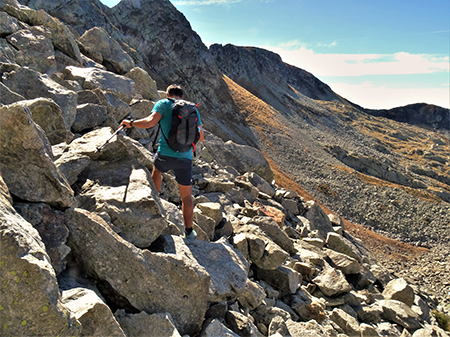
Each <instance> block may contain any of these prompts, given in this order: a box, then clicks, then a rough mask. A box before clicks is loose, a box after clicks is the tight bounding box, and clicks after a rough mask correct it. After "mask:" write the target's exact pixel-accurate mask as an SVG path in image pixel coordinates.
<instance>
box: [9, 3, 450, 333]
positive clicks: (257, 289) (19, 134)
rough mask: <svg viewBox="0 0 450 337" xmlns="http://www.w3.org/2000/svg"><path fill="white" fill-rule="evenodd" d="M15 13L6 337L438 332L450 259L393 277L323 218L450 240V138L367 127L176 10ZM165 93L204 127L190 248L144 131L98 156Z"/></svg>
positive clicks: (169, 181) (51, 7)
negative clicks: (192, 105) (122, 125)
mask: <svg viewBox="0 0 450 337" xmlns="http://www.w3.org/2000/svg"><path fill="white" fill-rule="evenodd" d="M22 4H26V5H28V6H29V7H27V6H23V5H19V3H18V2H17V1H15V0H1V1H0V16H1V25H0V62H1V64H0V74H1V78H2V81H1V83H0V94H1V95H0V102H1V103H2V105H4V106H2V107H1V108H0V124H1V129H0V144H1V146H0V172H1V179H0V196H1V198H0V214H1V215H0V217H1V219H2V221H1V225H0V226H1V235H2V236H1V250H0V253H1V259H0V267H1V268H0V271H1V275H2V280H3V281H2V282H3V284H2V288H1V298H2V303H0V305H1V310H0V317H1V322H2V324H1V329H2V330H1V331H2V332H1V335H6V336H8V335H23V336H28V335H33V334H41V335H57V334H59V335H69V334H70V335H85V336H93V335H103V336H104V335H108V336H116V335H117V336H124V335H126V336H142V335H148V334H153V335H155V336H165V335H167V336H179V335H182V334H189V335H191V336H195V335H198V334H201V335H202V336H217V335H239V336H249V335H250V336H260V335H261V334H262V335H276V334H277V333H278V334H279V335H283V336H289V335H291V336H297V335H305V336H306V335H314V336H337V335H338V334H341V335H342V336H344V335H347V336H354V335H358V336H359V335H361V336H369V335H380V336H387V335H389V336H400V335H401V333H403V335H408V334H409V333H414V334H417V335H431V334H432V333H434V334H435V335H436V334H437V335H444V334H445V332H444V331H443V330H442V329H439V327H438V326H437V323H436V320H435V318H434V316H433V315H431V314H430V309H436V308H437V309H438V310H441V311H445V310H448V309H445V308H443V307H442V305H445V304H446V302H445V301H446V300H448V296H447V295H446V292H447V293H448V290H449V289H448V282H447V283H445V282H446V280H447V279H448V278H447V279H446V278H445V277H441V275H440V273H439V272H440V271H442V272H443V273H444V274H445V273H447V274H448V270H447V269H446V268H447V266H448V265H447V264H446V262H445V261H446V260H445V259H443V260H442V259H440V260H436V259H435V258H434V257H430V255H421V256H417V257H416V260H415V261H417V265H419V264H420V263H423V261H433V266H427V267H423V266H422V267H423V268H421V269H420V270H418V271H417V272H415V273H412V272H410V271H406V272H405V270H404V268H405V266H406V265H407V263H406V262H405V263H403V262H399V263H398V264H397V265H392V264H391V266H390V269H389V270H387V269H385V268H384V267H383V265H385V264H384V263H383V262H384V260H383V256H384V257H385V256H386V254H384V255H382V256H381V255H380V257H379V252H380V249H378V250H377V249H376V244H373V242H371V241H370V240H369V239H370V238H372V235H375V233H373V232H371V231H368V230H367V229H366V228H364V229H363V228H362V227H361V229H358V230H354V228H355V227H352V224H349V223H347V224H346V225H345V226H344V225H343V222H342V218H341V217H339V216H336V215H331V213H332V212H330V211H324V210H327V209H326V206H328V207H330V208H331V207H335V208H333V211H335V213H338V214H342V215H345V217H347V219H355V220H358V221H359V222H363V223H365V224H366V226H372V227H373V229H376V230H380V229H384V230H385V231H387V232H386V233H389V234H390V235H392V233H394V234H396V235H398V236H399V237H400V238H404V236H403V234H404V233H405V232H407V233H409V234H410V237H411V240H414V241H416V242H419V244H424V243H427V244H430V245H431V243H435V244H438V243H442V244H447V243H448V240H449V238H448V235H449V233H448V214H449V212H448V192H447V191H448V180H447V179H448V164H447V161H446V160H447V159H448V157H446V156H447V153H448V146H449V142H448V139H447V138H446V137H445V134H444V132H441V131H433V130H429V129H426V128H423V127H417V126H410V125H407V124H400V123H398V122H395V121H391V120H387V119H384V118H377V117H374V116H371V115H369V114H367V113H365V112H364V111H362V110H361V109H360V108H359V107H357V106H355V105H353V104H352V103H350V102H347V101H346V100H345V99H343V98H341V97H339V96H338V95H336V94H335V93H333V92H332V91H331V90H330V89H329V87H327V86H326V85H325V84H323V83H320V82H319V81H318V80H317V79H315V78H314V76H313V75H311V74H308V73H306V72H304V71H302V70H300V69H295V68H293V67H290V66H288V65H285V64H283V63H282V62H281V60H280V59H279V57H277V56H276V55H274V54H271V53H269V52H267V51H263V50H258V49H253V48H238V47H232V48H229V50H228V49H227V50H226V51H221V47H220V46H215V47H214V48H215V49H216V50H215V51H214V52H212V51H209V50H207V49H206V47H205V46H203V44H202V43H201V40H200V38H199V37H198V36H197V35H196V34H195V33H194V32H192V31H191V29H190V26H189V23H188V22H187V21H186V20H185V19H184V17H183V16H182V14H181V13H178V12H177V11H176V10H175V8H174V7H173V6H172V5H171V4H170V3H169V2H168V1H161V2H160V3H158V4H155V3H154V2H141V1H138V0H134V1H131V0H123V1H122V2H121V3H120V4H119V5H118V6H116V7H115V8H113V9H108V8H106V7H105V6H103V5H102V4H101V3H100V2H98V1H71V2H69V3H68V2H65V1H61V2H58V1H52V2H46V1H24V2H22ZM40 8H44V9H45V10H38V9H40ZM131 14H133V15H132V17H133V20H130V19H129V17H130V15H131ZM56 17H57V18H58V19H56ZM163 18H164V23H165V24H166V25H163V24H162V22H163V21H162V19H163ZM60 20H61V21H60ZM142 27H145V28H142ZM169 28H170V29H169ZM177 29H178V30H179V31H177ZM180 34H181V35H180ZM180 36H182V37H183V38H182V39H181V40H182V41H183V43H182V44H180V39H179V38H180ZM212 49H213V48H212ZM221 52H223V53H225V52H226V53H231V54H233V53H237V55H234V56H233V55H231V56H233V57H235V58H234V60H235V66H234V67H233V65H231V64H227V60H228V59H229V56H230V55H228V54H227V56H226V57H222V59H221V60H217V61H216V59H217V58H218V55H219V54H220V53H221ZM223 55H225V54H223ZM261 56H264V57H262V59H264V60H265V61H264V62H260V61H259V58H260V57H261ZM239 60H241V61H239ZM219 61H220V62H219ZM238 61H239V62H238ZM237 66H239V67H241V68H242V69H241V71H237V70H239V69H236V67H237ZM266 69H267V71H266ZM222 72H223V73H225V75H226V76H225V75H223V73H222ZM265 80H267V81H265ZM171 82H181V83H182V84H183V85H184V86H185V87H186V88H187V89H188V97H189V99H192V100H196V101H197V100H198V101H201V102H202V104H203V105H202V106H204V108H203V109H204V110H202V111H201V113H202V116H205V118H203V119H204V121H205V123H206V126H207V130H209V131H211V132H208V134H207V140H206V141H205V143H204V149H203V151H202V154H201V156H200V157H199V158H198V161H197V163H196V166H195V189H194V194H195V200H196V213H195V221H196V224H195V228H196V230H197V231H198V232H199V233H200V235H199V239H200V240H197V241H194V242H189V241H185V240H183V239H182V237H181V236H180V235H181V233H182V221H181V214H180V210H179V202H180V200H179V196H178V194H177V191H176V184H175V182H174V179H173V177H171V176H170V175H165V176H164V188H163V191H162V193H161V195H160V196H158V195H156V193H155V190H154V186H153V184H152V182H151V178H150V172H151V169H152V162H151V151H149V149H150V147H151V140H152V136H153V134H152V130H136V129H133V130H130V131H128V132H127V134H125V133H122V134H120V135H118V136H117V137H115V138H114V139H113V140H112V142H111V143H110V144H108V145H107V146H105V148H104V150H102V151H97V150H96V149H97V147H98V146H99V145H100V144H101V143H103V142H104V141H105V140H106V139H108V138H109V137H110V136H111V132H112V131H113V130H114V129H116V128H117V126H118V122H119V121H120V120H122V119H123V118H124V117H125V116H129V115H131V116H133V117H135V118H140V117H142V116H145V115H146V114H148V111H150V110H151V108H152V106H153V104H154V101H156V100H157V99H158V98H159V97H160V92H158V89H164V88H165V86H166V85H167V84H168V83H171ZM261 83H270V85H266V86H262V85H261ZM255 88H257V89H258V90H255ZM435 120H436V119H435ZM229 139H231V140H229ZM224 141H226V142H224ZM274 178H275V182H276V185H274V184H273V183H272V180H273V179H274ZM299 182H301V185H302V186H300V185H298V183H299ZM302 195H303V197H302ZM312 199H315V200H316V202H315V201H313V200H312ZM319 202H320V204H322V208H321V207H319ZM374 209H375V210H376V211H374ZM424 224H425V225H424ZM439 224H441V226H437V225H439ZM446 226H447V227H446ZM430 230H432V231H431V232H430ZM361 233H364V235H361ZM358 238H362V239H364V240H365V241H366V245H364V243H363V242H362V241H361V240H360V239H358ZM385 240H387V239H385ZM376 242H378V243H380V242H382V241H380V239H379V238H378V239H377V241H376ZM385 242H388V241H385ZM397 244H398V242H397V243H393V242H389V244H388V245H387V247H392V248H391V249H393V250H395V249H396V248H397V247H398V246H397ZM367 247H370V248H371V249H372V251H373V253H371V252H370V251H369V250H368V249H367ZM408 247H411V246H408ZM378 248H379V247H378ZM411 249H412V248H411ZM435 249H436V248H435ZM412 251H414V252H418V251H420V250H414V249H412ZM422 251H423V250H422ZM394 253H395V252H394ZM374 254H375V255H374ZM392 256H395V254H393V255H392ZM410 256H414V254H411V255H410ZM375 257H376V258H378V261H379V262H378V261H377V259H376V258H375ZM413 262H414V261H413ZM431 271H433V272H434V273H435V277H434V278H433V275H432V273H431ZM405 279H406V280H407V282H406V281H405ZM430 280H431V281H433V282H434V281H436V280H439V282H436V284H437V285H439V288H437V287H436V288H435V289H429V287H426V288H424V287H419V286H418V285H421V284H424V283H426V282H430ZM36 294H38V296H37V295H36ZM430 295H431V296H430ZM433 296H434V297H433ZM439 302H440V304H441V306H438V304H439ZM180 303H181V304H182V305H180ZM149 327H151V329H150V330H151V331H149Z"/></svg>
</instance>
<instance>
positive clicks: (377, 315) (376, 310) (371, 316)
mask: <svg viewBox="0 0 450 337" xmlns="http://www.w3.org/2000/svg"><path fill="white" fill-rule="evenodd" d="M356 313H357V314H358V318H359V320H360V321H361V322H364V323H368V324H374V323H375V324H376V323H379V322H380V321H381V315H382V314H383V309H382V308H381V307H380V305H378V303H373V304H371V305H369V306H367V305H363V306H357V307H356Z"/></svg>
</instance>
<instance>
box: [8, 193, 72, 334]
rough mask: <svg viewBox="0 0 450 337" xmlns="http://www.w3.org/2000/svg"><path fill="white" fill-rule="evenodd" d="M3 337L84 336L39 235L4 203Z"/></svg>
mask: <svg viewBox="0 0 450 337" xmlns="http://www.w3.org/2000/svg"><path fill="white" fill-rule="evenodd" d="M0 240H1V249H0V278H1V280H2V286H1V287H0V298H1V311H0V319H1V322H2V324H1V325H0V335H2V336H33V335H44V336H57V335H59V336H80V332H81V325H80V322H79V321H77V320H76V319H75V318H74V317H73V315H71V313H70V311H69V310H68V308H67V307H65V305H64V304H62V303H61V298H60V295H59V289H58V283H57V280H56V275H55V271H54V270H53V268H52V266H51V264H50V258H49V256H48V255H47V253H46V251H45V246H44V244H43V243H42V241H41V238H40V236H39V233H38V231H37V230H36V229H34V228H33V226H32V225H31V224H30V223H28V222H27V221H25V220H24V219H23V218H22V217H21V216H20V215H19V214H18V213H17V212H16V211H15V210H14V209H13V208H12V206H11V205H10V204H9V203H8V202H6V201H5V199H3V198H2V199H0Z"/></svg>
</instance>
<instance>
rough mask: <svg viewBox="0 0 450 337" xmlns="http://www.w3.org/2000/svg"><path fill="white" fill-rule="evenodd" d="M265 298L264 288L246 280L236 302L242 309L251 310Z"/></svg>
mask: <svg viewBox="0 0 450 337" xmlns="http://www.w3.org/2000/svg"><path fill="white" fill-rule="evenodd" d="M265 297H266V293H265V291H264V288H263V287H261V286H260V285H259V284H258V283H256V282H253V281H251V280H250V279H247V283H246V285H245V289H244V290H243V291H242V292H241V293H240V294H239V296H238V301H239V303H240V304H241V306H242V307H247V308H250V309H251V310H253V309H255V308H257V307H258V306H259V305H260V304H261V303H262V302H263V300H264V298H265Z"/></svg>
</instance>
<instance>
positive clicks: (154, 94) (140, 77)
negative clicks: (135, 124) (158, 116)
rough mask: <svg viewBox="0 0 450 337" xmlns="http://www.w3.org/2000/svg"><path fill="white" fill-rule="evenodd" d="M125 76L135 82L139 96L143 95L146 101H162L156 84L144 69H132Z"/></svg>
mask: <svg viewBox="0 0 450 337" xmlns="http://www.w3.org/2000/svg"><path fill="white" fill-rule="evenodd" d="M125 76H126V77H128V78H131V79H132V80H133V81H134V83H135V86H136V91H137V92H138V93H139V94H141V96H142V97H143V98H144V99H147V100H150V101H154V102H156V101H159V100H160V99H161V97H160V96H159V94H158V89H157V87H156V82H155V81H154V80H153V79H152V78H151V77H150V75H149V74H148V73H147V72H146V71H145V70H144V69H142V68H139V67H135V68H133V69H131V70H130V71H129V72H128V73H127V74H125ZM150 110H151V109H150ZM150 110H149V111H150ZM147 115H148V112H147Z"/></svg>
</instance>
